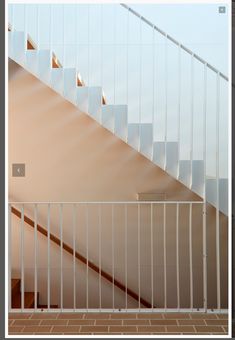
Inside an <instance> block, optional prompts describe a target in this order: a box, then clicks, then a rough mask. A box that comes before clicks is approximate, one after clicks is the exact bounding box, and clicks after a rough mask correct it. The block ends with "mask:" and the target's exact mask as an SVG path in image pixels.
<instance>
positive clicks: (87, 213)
mask: <svg viewBox="0 0 235 340" xmlns="http://www.w3.org/2000/svg"><path fill="white" fill-rule="evenodd" d="M88 228H89V212H88V204H86V259H87V260H86V309H87V311H88V305H89V302H88V299H89V292H88V288H89V282H88V280H89V266H88V264H89V260H88V255H89V250H88V247H89V231H88Z"/></svg>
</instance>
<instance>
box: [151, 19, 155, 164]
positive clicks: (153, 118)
mask: <svg viewBox="0 0 235 340" xmlns="http://www.w3.org/2000/svg"><path fill="white" fill-rule="evenodd" d="M152 39H153V41H152V44H153V108H152V110H153V112H152V128H153V140H152V143H153V142H154V131H155V129H154V122H155V112H154V111H155V26H154V25H153V38H152ZM151 159H153V147H152V155H151Z"/></svg>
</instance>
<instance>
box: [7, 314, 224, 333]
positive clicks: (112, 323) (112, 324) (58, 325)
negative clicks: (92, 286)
mask: <svg viewBox="0 0 235 340" xmlns="http://www.w3.org/2000/svg"><path fill="white" fill-rule="evenodd" d="M16 334H17V335H19V334H21V335H22V334H28V335H30V334H31V335H32V334H44V335H48V334H57V335H65V334H66V335H67V334H71V335H72V334H76V335H83V334H84V335H85V334H90V335H98V334H100V335H105V334H106V335H109V334H119V335H126V334H129V335H132V334H136V335H137V334H140V335H148V334H149V335H155V334H156V335H157V334H158V335H161V334H169V335H175V334H179V335H180V334H181V335H182V334H191V335H192V334H194V335H202V334H205V335H206V334H207V335H215V334H218V335H219V334H220V335H227V334H228V315H227V314H202V313H137V314H136V313H113V314H112V313H110V314H109V313H47V312H43V313H29V314H26V313H10V314H9V335H16Z"/></svg>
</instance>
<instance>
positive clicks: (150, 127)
mask: <svg viewBox="0 0 235 340" xmlns="http://www.w3.org/2000/svg"><path fill="white" fill-rule="evenodd" d="M18 6H20V5H18ZM22 6H23V5H22ZM117 6H119V7H118V9H117V12H116V16H115V27H118V24H119V21H118V20H121V18H125V15H127V24H129V25H131V20H135V23H136V25H139V24H140V29H141V30H142V31H141V32H142V36H141V37H142V39H143V35H144V34H145V36H148V34H149V36H150V38H149V39H152V37H153V39H154V40H153V45H152V46H154V48H153V53H154V54H153V64H152V67H153V69H154V72H155V73H154V74H156V77H155V78H154V79H152V80H151V82H152V85H151V86H153V89H152V91H153V97H152V99H148V98H149V97H148V95H149V91H147V92H148V94H147V93H145V92H144V90H142V92H141V93H140V94H139V95H141V98H140V97H138V93H137V92H136V93H135V92H133V93H132V95H133V99H132V102H131V101H130V100H131V99H130V96H131V94H130V92H131V91H129V99H128V100H125V99H124V96H123V97H122V102H120V101H119V102H118V100H114V98H113V97H111V96H109V95H108V93H109V89H107V85H106V87H105V84H104V85H103V86H100V81H98V80H97V86H95V85H94V84H93V83H94V80H93V83H92V82H91V81H89V80H88V78H87V79H86V77H85V74H86V71H87V70H86V69H85V67H83V66H82V63H81V65H77V64H73V63H71V67H67V65H66V63H65V62H63V60H62V59H63V58H62V57H60V58H59V59H60V61H61V65H65V66H64V67H57V68H55V67H53V65H52V56H53V53H55V54H56V55H58V54H59V52H56V47H54V48H53V46H52V45H53V44H52V45H51V46H49V48H44V45H42V47H41V46H40V42H39V41H37V39H36V38H35V37H34V39H33V40H34V41H35V46H36V48H35V49H27V40H28V38H29V36H30V37H32V36H33V33H32V32H31V31H30V28H28V30H26V31H25V27H29V26H30V25H28V24H27V25H24V27H21V26H20V25H18V26H17V24H14V20H13V19H12V20H10V21H11V22H10V23H11V30H10V31H9V32H8V37H9V40H8V47H9V57H10V58H11V59H12V60H14V61H15V62H17V63H18V64H19V65H21V66H22V67H24V68H25V69H26V70H27V71H29V72H30V73H32V74H33V75H35V76H36V77H37V78H38V79H40V80H41V81H42V82H43V83H45V84H47V85H48V86H49V87H51V88H52V89H53V90H54V91H56V92H58V93H59V94H60V95H61V96H63V97H64V98H65V99H66V100H68V101H70V102H71V103H72V104H74V105H75V106H77V107H78V108H79V110H81V111H83V112H85V113H87V114H88V115H90V116H91V117H92V118H93V119H95V120H96V121H97V122H98V123H100V124H101V125H102V126H103V127H105V128H106V129H108V130H110V131H111V132H112V133H114V134H115V135H116V136H117V137H119V138H120V139H122V140H123V141H124V142H126V143H128V144H129V145H130V146H131V147H133V148H134V149H136V150H137V151H138V152H140V153H141V154H143V155H144V156H145V157H147V158H148V159H150V160H151V161H152V162H153V163H154V164H156V165H157V166H159V167H161V168H162V169H164V170H165V171H166V172H167V173H169V174H170V175H171V176H172V177H174V178H176V179H177V180H179V181H180V182H182V183H183V184H184V185H186V186H187V187H188V188H190V189H191V190H192V191H193V192H195V193H197V194H198V195H199V196H201V197H202V198H203V199H206V200H207V201H208V202H209V203H211V204H212V205H214V206H215V207H217V208H218V209H219V210H220V211H222V212H223V213H225V214H228V201H227V196H228V175H227V174H228V167H227V152H228V151H227V149H228V146H227V137H226V132H227V131H228V127H227V118H226V117H227V110H228V109H227V107H226V105H227V104H226V99H227V95H228V79H227V77H226V76H224V75H223V74H222V73H221V72H219V71H218V70H216V69H215V68H213V67H212V66H211V65H209V64H208V63H207V62H205V61H203V60H202V59H201V58H200V57H198V56H197V55H196V54H194V53H193V52H191V51H189V50H188V49H187V48H186V47H184V46H183V45H181V44H180V43H178V42H177V41H176V40H174V39H173V38H171V37H170V36H169V35H167V34H166V33H164V32H163V31H161V30H160V29H158V28H157V27H156V26H155V25H153V24H151V23H150V22H149V21H147V20H146V19H145V18H143V17H141V16H140V15H139V16H138V13H136V12H134V11H133V10H132V9H131V8H129V7H127V6H126V5H124V6H122V5H115V6H114V8H117ZM87 7H88V12H89V11H90V10H92V5H87ZM103 7H105V5H103ZM83 10H84V7H83ZM80 15H82V12H81V13H80ZM77 16H79V14H77ZM102 18H103V20H104V14H103V16H102ZM77 19H79V17H78V18H77ZM71 20H72V19H71ZM90 20H91V19H90ZM23 21H24V20H23ZM120 23H121V22H120ZM37 24H38V27H39V28H40V27H41V26H40V25H42V22H40V20H39V22H38V23H37ZM88 25H89V22H88ZM133 25H134V21H133ZM88 27H89V26H88ZM128 27H129V26H127V28H128ZM138 27H139V26H138ZM20 28H23V29H21V30H20ZM77 29H78V34H79V25H78V26H77ZM81 29H82V26H81ZM83 29H84V27H83ZM148 29H149V31H148V32H147V31H146V32H145V33H144V34H143V32H144V30H148ZM158 36H161V39H163V43H162V44H160V43H159V44H158V43H155V41H156V40H157V39H158ZM141 37H140V38H141ZM89 39H91V37H90V38H89ZM116 39H117V34H116ZM146 39H147V38H146ZM164 42H165V43H164ZM149 44H150V46H151V41H150V43H149ZM171 45H172V46H173V45H174V46H175V48H176V50H175V59H176V60H175V61H174V60H173V59H174V58H173V57H172V56H173V55H174V54H173V53H172V54H171V53H169V51H170V49H171V48H173V47H172V46H171ZM141 46H142V47H141V50H140V53H142V54H141V55H142V60H143V59H144V52H143V51H144V48H145V44H144V43H143V44H142V45H141ZM146 46H147V45H146ZM88 47H89V46H88ZM106 47H107V46H106ZM63 48H64V49H66V44H64V45H63ZM131 48H132V45H131V44H130V49H131ZM146 48H147V47H146ZM167 49H169V51H168V54H167ZM115 51H117V48H115ZM128 51H129V55H127V57H128V58H129V59H128V60H129V63H128V65H130V63H131V60H130V58H131V56H132V53H133V51H132V52H131V51H130V50H128V47H127V52H128ZM164 51H165V58H168V59H166V60H167V61H165V63H164V67H163V70H162V69H161V67H159V65H158V66H157V65H154V60H155V59H154V58H155V57H157V58H158V60H159V59H160V55H161V58H162V59H164V57H163V52H164ZM89 52H90V53H92V50H89ZM170 54H171V57H169V55H170ZM184 54H185V55H187V58H188V60H187V62H188V68H187V65H186V64H187V62H185V66H184V59H183V58H186V57H185V56H184ZM89 56H90V55H89ZM167 56H168V57H167ZM113 58H114V62H115V60H117V56H116V59H115V54H113ZM89 60H90V59H89ZM133 63H134V60H133ZM114 65H115V64H114ZM128 65H126V67H127V66H128ZM140 66H141V70H140V77H141V76H142V81H143V82H144V81H145V80H144V79H143V78H144V76H143V74H144V68H143V64H141V65H140ZM92 67H93V68H92ZM94 67H95V66H94V65H92V61H91V65H90V69H91V70H92V69H93V70H94ZM103 67H104V66H103ZM130 67H131V66H130ZM154 67H155V68H154ZM184 67H185V70H183V69H184ZM83 68H84V69H83ZM171 68H172V69H174V70H175V77H176V78H177V81H176V80H174V81H173V75H172V82H175V83H174V84H176V83H177V84H178V87H175V88H174V91H172V89H170V85H169V84H170V83H171V78H170V77H169V75H170V72H171ZM164 70H165V72H166V74H165V77H167V80H164ZM147 71H148V73H149V74H150V73H151V72H149V71H150V69H148V70H146V72H147ZM130 72H131V70H130ZM132 72H134V71H133V70H132ZM158 72H159V75H158ZM83 74H84V77H83ZM78 76H79V77H82V78H84V82H83V84H84V86H78V81H77V78H78ZM94 77H95V76H94ZM186 78H187V79H188V83H187V82H186ZM146 79H147V78H146ZM126 81H129V83H128V86H129V87H130V86H131V84H132V83H133V84H134V82H133V79H132V81H131V80H130V79H129V80H128V79H127V80H126V78H125V76H124V75H123V82H126ZM200 82H201V84H200V89H199V88H198V86H199V83H200ZM111 83H112V82H111ZM111 83H110V84H111ZM86 84H87V85H86ZM190 84H191V85H190ZM110 86H111V87H112V84H111V85H110ZM113 86H115V85H113ZM123 86H124V87H125V86H126V85H125V84H124V85H123ZM133 86H134V85H133ZM190 86H191V92H189V93H187V91H188V90H187V89H186V88H187V87H190ZM180 89H181V91H180ZM133 91H134V90H133ZM184 91H186V92H185V93H184ZM160 92H165V94H164V96H165V97H163V95H161V96H162V97H161V98H162V100H161V102H162V105H160V104H159V106H158V105H157V104H156V105H155V109H154V112H153V114H151V115H149V112H147V111H149V107H148V105H147V104H148V100H149V101H151V100H152V104H154V103H155V93H156V96H157V97H158V93H159V97H160ZM199 92H200V98H199ZM106 93H107V97H106V103H105V104H104V100H103V98H104V94H106ZM194 93H195V94H194ZM145 96H146V97H145ZM178 96H179V98H180V99H179V102H178V104H177V97H178ZM120 98H121V97H120ZM163 99H164V100H163ZM120 100H121V99H120ZM141 100H142V103H140V104H138V105H139V106H136V118H133V117H134V116H133V111H135V107H134V106H133V102H135V101H136V102H138V103H139V102H140V101H141ZM159 100H160V99H159ZM163 102H164V105H163ZM185 102H187V105H188V106H187V107H189V108H190V110H189V111H188V114H187V116H186V117H187V119H188V121H187V119H186V118H184V117H181V116H180V110H183V109H184V106H185V107H186V104H185ZM195 102H196V103H195ZM145 103H147V104H146V105H147V106H146V117H148V119H147V118H146V117H145V110H144V107H143V105H144V104H145ZM174 103H175V104H174ZM198 103H199V104H200V105H199V104H198ZM173 104H174V105H175V106H176V110H175V111H176V113H175V114H173V113H172V112H173V109H174V105H173ZM136 105H137V104H136ZM199 106H200V114H199V113H198V112H199V111H198V112H197V110H199ZM133 107H134V109H133ZM140 110H141V112H140V114H139V111H140ZM137 111H138V113H137ZM155 111H156V112H155ZM186 111H187V110H186ZM171 114H172V117H171ZM160 116H161V119H160V118H159V117H160ZM161 127H162V128H161ZM168 128H169V132H168V130H167V129H168ZM159 130H164V131H160V132H159ZM186 130H189V136H188V137H187V138H185V139H184V137H183V136H184V133H185V131H186ZM197 143H198V146H197Z"/></svg>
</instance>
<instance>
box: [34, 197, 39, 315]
mask: <svg viewBox="0 0 235 340" xmlns="http://www.w3.org/2000/svg"><path fill="white" fill-rule="evenodd" d="M37 228H38V206H37V204H34V310H35V311H36V309H37V307H38V301H37V299H38V294H37V291H38V288H37V285H38V277H37V275H38V270H37V251H38V237H37V236H38V235H37V232H38V230H37Z"/></svg>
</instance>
